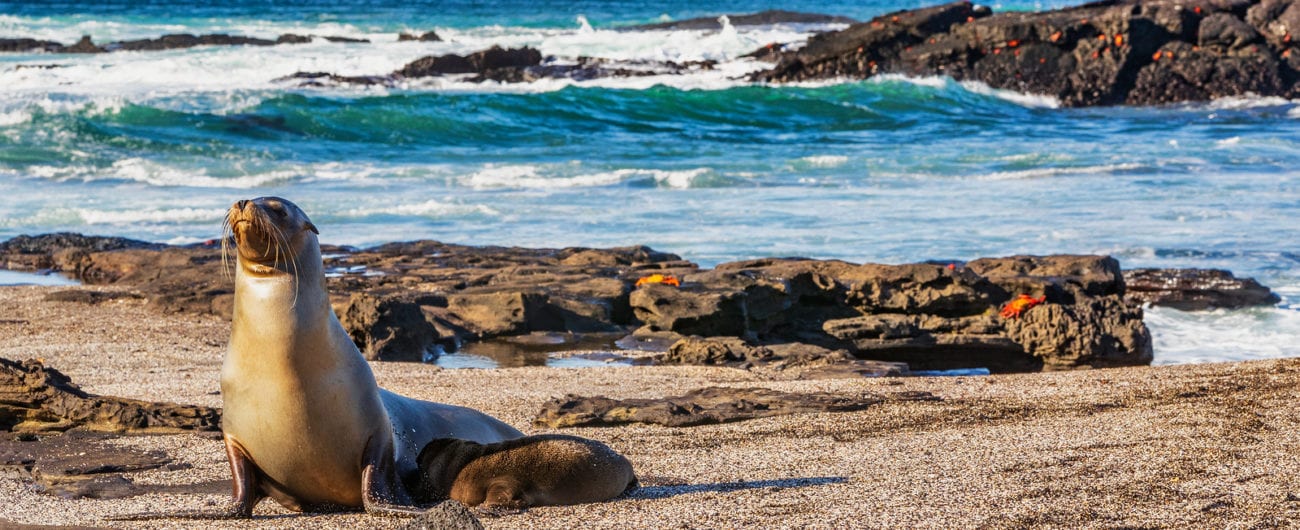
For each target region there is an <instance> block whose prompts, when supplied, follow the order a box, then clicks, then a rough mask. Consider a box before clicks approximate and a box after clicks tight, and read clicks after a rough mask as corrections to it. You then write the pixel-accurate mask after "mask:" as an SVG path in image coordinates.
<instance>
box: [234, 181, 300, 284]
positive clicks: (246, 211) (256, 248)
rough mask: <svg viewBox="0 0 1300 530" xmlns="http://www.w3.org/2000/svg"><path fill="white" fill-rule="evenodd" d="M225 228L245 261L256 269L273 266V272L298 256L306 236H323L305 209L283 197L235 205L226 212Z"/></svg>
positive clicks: (265, 198)
mask: <svg viewBox="0 0 1300 530" xmlns="http://www.w3.org/2000/svg"><path fill="white" fill-rule="evenodd" d="M225 226H226V230H228V231H229V232H230V233H231V234H232V235H233V236H234V242H235V246H236V250H237V252H238V253H239V257H240V258H241V259H242V260H243V261H245V262H248V263H251V264H254V265H266V264H268V263H270V264H271V267H273V268H274V267H275V266H276V265H278V264H279V263H280V262H282V261H284V259H285V258H286V257H288V256H290V255H293V254H296V247H297V246H298V245H300V244H302V243H304V241H302V236H303V234H304V233H305V232H307V231H310V232H312V233H313V234H318V233H320V232H318V231H317V230H316V225H314V224H312V222H311V220H310V219H308V218H307V214H305V213H303V211H302V209H300V208H298V206H297V205H296V204H294V203H292V202H290V201H288V200H287V199H282V198H280V197H258V198H256V199H251V200H240V201H235V203H234V204H232V205H231V206H230V210H229V211H228V212H226V223H225ZM313 243H314V241H313ZM263 272H266V271H263Z"/></svg>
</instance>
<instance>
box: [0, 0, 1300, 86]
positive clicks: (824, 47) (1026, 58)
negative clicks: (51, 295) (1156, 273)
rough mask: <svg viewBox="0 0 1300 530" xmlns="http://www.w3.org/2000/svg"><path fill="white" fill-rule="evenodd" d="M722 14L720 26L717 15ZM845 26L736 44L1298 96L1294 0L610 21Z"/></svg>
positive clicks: (585, 65)
mask: <svg viewBox="0 0 1300 530" xmlns="http://www.w3.org/2000/svg"><path fill="white" fill-rule="evenodd" d="M724 20H725V21H726V23H725V24H724V22H723V21H724ZM781 23H787V24H807V23H816V24H850V25H849V26H848V27H847V28H845V29H842V30H838V31H827V32H823V33H819V34H816V35H814V36H812V37H811V38H809V39H808V41H807V43H806V44H803V45H792V44H790V43H779V42H777V43H770V44H768V45H766V46H764V47H762V48H760V49H758V50H755V51H754V52H752V53H750V54H748V55H747V57H752V58H755V59H758V60H761V61H767V62H771V63H773V66H772V67H771V68H769V69H764V70H761V71H757V72H753V73H751V74H749V76H748V78H749V80H751V81H755V82H765V83H792V82H801V81H809V80H826V79H842V78H848V79H867V78H871V77H874V76H878V75H882V74H902V75H908V76H948V77H951V78H953V79H956V80H958V81H965V80H970V81H979V82H982V83H984V84H987V85H988V86H991V87H993V88H998V89H1005V90H1011V91H1015V92H1019V93H1024V94H1037V95H1046V96H1051V97H1053V98H1055V99H1056V100H1057V101H1059V102H1060V103H1061V104H1062V105H1065V106H1068V107H1086V106H1097V105H1162V104H1169V103H1177V102H1186V101H1209V100H1213V99H1217V98H1225V97H1236V96H1280V97H1285V98H1296V97H1300V43H1297V42H1293V38H1292V36H1293V34H1300V3H1297V2H1296V0H1207V1H1204V2H1195V1H1194V2H1185V1H1181V0H1102V1H1098V2H1091V3H1087V4H1083V5H1080V6H1075V7H1067V8H1062V9H1055V10H1049V11H1042V12H1014V11H1010V12H1005V13H995V12H994V11H993V10H992V9H990V8H989V7H987V6H980V5H975V4H972V3H970V2H966V1H960V2H954V3H949V4H943V5H937V6H932V7H925V8H920V9H912V10H905V11H898V12H894V13H889V14H885V15H881V16H879V17H876V18H874V19H872V20H869V21H866V22H857V23H855V21H853V20H852V19H847V18H844V17H834V16H830V15H819V14H812V13H795V12H786V11H764V12H761V13H753V14H734V15H723V16H719V17H703V18H697V19H689V20H681V21H676V22H667V23H662V24H650V25H644V26H629V27H622V28H615V29H617V30H619V31H662V30H682V29H688V30H703V31H711V30H717V29H721V28H723V27H724V26H725V25H728V24H729V25H733V26H734V25H769V24H781ZM315 38H321V39H325V40H328V41H332V42H354V43H363V42H367V41H366V40H364V39H353V38H347V37H334V36H303V35H295V34H285V35H281V36H279V37H278V38H276V39H261V38H255V37H243V36H231V35H226V34H209V35H188V34H177V35H164V36H162V37H159V38H155V39H138V40H131V41H120V42H113V43H109V44H105V45H97V44H95V43H94V42H93V41H92V40H91V38H90V37H89V36H86V37H83V38H82V39H81V40H80V41H79V42H77V43H74V44H70V45H65V44H62V43H58V42H52V41H43V40H39V39H32V38H5V39H0V52H31V51H44V52H49V53H56V54H67V53H105V52H111V51H147V50H165V49H177V48H189V47H194V46H205V45H206V46H272V45H279V44H300V43H304V42H311V41H312V40H313V39H315ZM398 40H399V41H437V40H441V39H440V37H438V35H437V34H436V33H433V32H427V33H424V34H422V35H418V36H417V35H411V34H401V35H399V36H398ZM713 66H714V62H713V61H698V62H687V63H677V62H672V61H641V62H627V61H613V60H610V59H606V58H600V57H565V58H557V57H544V56H543V55H542V54H541V53H540V52H539V51H538V50H536V49H533V48H530V47H527V46H525V47H521V48H509V49H507V48H501V47H499V46H494V47H491V48H488V49H484V50H480V51H477V52H474V53H471V54H468V55H458V54H444V55H431V56H427V57H422V58H419V59H417V60H415V61H412V62H410V63H408V64H407V65H406V66H405V67H403V68H401V69H398V70H396V71H394V72H391V73H388V74H359V75H358V74H339V73H334V72H298V73H296V74H293V75H290V76H287V77H284V78H281V79H279V80H280V81H287V82H295V83H297V84H299V85H302V86H320V85H323V84H326V83H332V84H358V85H385V86H395V85H397V84H399V83H401V82H403V81H405V80H408V79H418V78H422V77H430V76H444V75H458V74H472V75H471V76H470V77H469V78H468V80H469V81H471V82H484V81H493V82H500V83H523V82H532V81H536V80H539V79H574V80H589V79H597V78H604V77H640V76H652V75H682V74H685V73H689V72H692V71H699V70H708V69H712V68H713Z"/></svg>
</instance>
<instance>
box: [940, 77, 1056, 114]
mask: <svg viewBox="0 0 1300 530" xmlns="http://www.w3.org/2000/svg"><path fill="white" fill-rule="evenodd" d="M961 86H962V88H965V89H966V90H968V91H970V92H973V93H976V94H981V95H985V96H993V97H995V98H998V99H1004V100H1006V101H1010V102H1012V103H1015V104H1017V105H1020V106H1022V107H1029V108H1036V109H1056V108H1060V107H1061V100H1059V99H1057V98H1056V97H1055V96H1049V95H1046V94H1025V93H1023V92H1016V91H1014V90H1004V89H1001V88H993V87H991V86H988V85H987V84H985V83H984V82H982V81H962V82H961Z"/></svg>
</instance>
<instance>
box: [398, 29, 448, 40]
mask: <svg viewBox="0 0 1300 530" xmlns="http://www.w3.org/2000/svg"><path fill="white" fill-rule="evenodd" d="M397 41H398V42H403V41H420V42H442V37H439V36H438V34H437V33H434V32H432V31H426V32H424V33H421V34H419V35H412V34H410V33H399V34H398V35H397Z"/></svg>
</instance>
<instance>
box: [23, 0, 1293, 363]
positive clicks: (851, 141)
mask: <svg viewBox="0 0 1300 530" xmlns="http://www.w3.org/2000/svg"><path fill="white" fill-rule="evenodd" d="M922 5H925V4H923V3H921V2H899V1H885V0H875V1H866V2H856V1H855V2H849V1H832V2H812V1H802V2H742V1H721V0H702V1H691V2H686V1H671V2H658V3H654V2H628V1H617V0H590V1H584V2H540V3H539V2H531V1H530V2H524V1H522V0H514V1H509V2H481V1H473V0H458V1H447V2H432V1H424V2H409V1H401V2H399V1H397V0H353V1H350V2H340V3H330V5H328V6H326V5H323V3H320V2H309V1H305V0H303V1H298V2H274V3H272V2H267V1H249V0H244V1H235V2H205V1H200V2H186V3H184V4H183V5H182V4H179V3H174V2H157V1H140V0H137V1H117V2H99V3H96V4H95V5H91V6H87V5H82V3H79V2H40V3H37V2H32V3H15V2H0V37H20V36H22V37H36V38H43V39H52V40H59V41H62V42H68V43H70V42H73V41H75V40H76V39H78V38H80V36H81V35H84V34H89V35H92V36H93V37H94V39H95V40H96V42H108V41H112V40H118V39H132V38H146V37H156V36H159V35H162V34H165V33H178V32H190V33H212V32H226V33H232V34H239V35H249V36H257V37H269V38H274V37H275V36H277V35H279V34H282V33H299V34H316V35H339V36H347V37H355V38H368V39H370V40H371V41H372V42H371V43H369V44H349V43H331V42H324V41H317V42H313V43H311V44H303V45H296V46H277V47H270V48H259V47H231V48H218V47H202V48H192V49H187V50H173V51H164V52H131V53H113V54H104V55H92V56H68V55H55V54H0V196H3V197H4V199H3V200H2V201H0V240H3V239H7V238H9V237H12V236H15V235H18V234H34V233H43V232H51V231H60V230H71V231H77V232H83V233H88V234H102V235H118V236H127V237H134V238H140V239H147V240H154V241H165V242H171V243H186V242H193V241H199V240H205V239H210V238H213V237H216V236H217V235H218V234H219V223H220V219H221V217H222V214H223V212H224V211H225V208H226V207H227V206H228V205H229V204H230V203H231V202H233V201H234V200H237V199H240V198H248V197H252V196H259V195H281V196H284V197H288V198H290V199H292V200H294V201H295V202H297V203H298V204H299V205H301V206H303V207H304V208H305V209H306V210H307V211H308V212H309V213H310V214H311V215H312V217H313V219H314V221H315V222H316V224H317V225H318V226H320V228H321V238H322V240H324V241H325V242H329V243H338V244H352V245H371V244H377V243H382V242H387V241H395V240H410V239H422V238H431V239H438V240H442V241H448V242H456V243H466V244H494V245H520V246H618V245H630V244H647V245H650V246H652V247H654V248H656V249H659V250H664V251H669V252H674V253H678V254H681V255H682V256H683V257H685V258H687V259H690V260H693V261H697V262H700V263H702V264H704V265H713V264H717V263H719V262H723V261H729V260H735V259H745V258H752V257H761V256H773V255H775V256H790V255H800V256H810V257H817V258H839V259H846V260H850V261H857V262H866V261H871V262H884V263H901V262H909V261H920V260H926V259H971V258H976V257H981V256H999V255H1010V254H1018V253H1031V254H1048V253H1105V254H1111V255H1114V256H1116V257H1117V258H1119V259H1120V260H1121V262H1122V263H1123V264H1124V266H1126V267H1139V266H1158V267H1220V268H1228V269H1231V270H1233V271H1234V272H1236V273H1238V274H1239V275H1247V276H1254V277H1256V278H1257V279H1259V280H1260V281H1261V282H1263V283H1264V284H1266V285H1269V286H1271V287H1273V288H1274V289H1275V290H1277V291H1278V292H1279V294H1281V295H1282V297H1283V303H1282V304H1281V305H1280V306H1278V307H1276V308H1260V309H1250V310H1240V311H1216V312H1209V313H1197V314H1191V313H1180V312H1177V311H1171V310H1164V309H1152V310H1150V311H1148V314H1147V321H1148V324H1149V325H1150V326H1151V328H1152V331H1153V333H1154V334H1155V336H1156V348H1157V351H1156V362H1157V363H1173V362H1198V361H1211V360H1227V359H1249V358H1262V357H1279V356H1296V355H1300V245H1297V243H1296V242H1297V241H1298V238H1297V236H1298V235H1300V223H1297V222H1296V219H1297V214H1298V213H1300V172H1298V171H1297V169H1296V168H1297V167H1300V105H1297V103H1296V102H1293V101H1287V100H1282V99H1264V98H1242V99H1233V100H1222V101H1216V102H1212V103H1207V104H1195V105H1179V106H1173V107H1162V108H1102V109H1061V108H1057V105H1056V102H1055V101H1053V100H1052V99H1051V98H1047V97H1042V96H1035V95H1026V94H1013V93H1007V92H1002V91H995V90H991V89H989V88H988V87H986V86H981V85H977V84H962V83H956V82H954V81H952V80H950V79H943V78H923V79H908V78H902V77H882V78H877V79H872V80H868V81H849V80H844V81H840V82H826V83H817V84H803V85H797V86H779V87H778V86H762V85H755V84H751V83H748V82H746V81H744V80H743V79H742V78H743V76H744V74H746V73H748V72H751V71H754V70H756V69H760V68H763V67H764V65H763V64H761V63H757V62H754V61H751V60H747V59H742V58H740V56H741V55H743V54H745V53H748V52H749V51H752V50H754V49H756V48H758V47H760V46H763V45H765V44H767V43H769V42H795V41H800V40H802V39H806V38H807V37H808V36H809V35H811V34H813V33H815V32H817V31H822V30H826V29H834V28H836V27H838V26H815V25H812V26H810V25H793V26H787V25H779V26H771V27H730V26H728V27H725V28H724V29H723V30H721V31H648V32H618V31H614V30H613V29H612V28H614V27H617V26H620V25H627V24H639V23H648V22H658V21H664V20H674V19H682V18H688V17H693V16H713V15H720V14H724V13H746V12H753V11H757V10H761V9H767V8H782V9H791V10H801V11H814V12H822V13H830V14H838V15H845V16H851V17H856V18H859V19H864V18H869V17H871V16H874V15H878V14H882V13H885V12H888V11H892V10H896V9H903V8H913V7H920V6H922ZM1062 5H1066V3H1064V2H1049V3H1026V2H1019V3H1006V4H993V7H994V8H995V9H996V10H1005V9H1044V8H1050V7H1059V6H1062ZM428 30H436V31H437V32H438V33H439V34H440V35H442V36H443V38H444V39H445V41H444V42H434V43H424V42H397V33H398V32H401V31H407V32H416V33H419V32H423V31H428ZM493 44H500V45H503V46H522V45H530V46H534V47H537V48H539V49H540V50H541V51H542V52H543V54H545V55H552V56H555V57H556V58H557V60H559V61H565V60H574V59H576V58H577V57H578V56H595V57H604V58H610V59H615V60H625V61H638V60H675V61H687V60H704V59H710V60H716V61H718V67H717V68H716V69H715V70H711V71H701V72H696V73H691V74H689V75H681V76H656V77H648V78H635V79H607V80H597V81H590V82H572V81H540V82H536V83H529V84H522V85H498V84H493V83H488V84H482V85H480V84H473V83H468V82H466V81H464V80H463V79H459V78H438V79H427V80H419V81H413V82H410V83H408V84H404V85H400V86H397V87H389V88H354V87H323V88H299V87H295V86H294V85H292V84H290V83H286V82H283V81H276V79H277V78H280V77H282V76H285V75H289V74H292V73H294V72H297V71H329V72H335V73H339V74H345V75H362V74H383V73H386V72H390V71H392V70H394V69H397V68H400V67H401V66H402V65H403V64H405V63H407V62H410V61H412V60H414V59H416V58H419V57H422V56H425V55H431V54H443V53H468V52H472V51H476V50H479V49H483V48H486V47H489V46H491V45H493Z"/></svg>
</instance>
